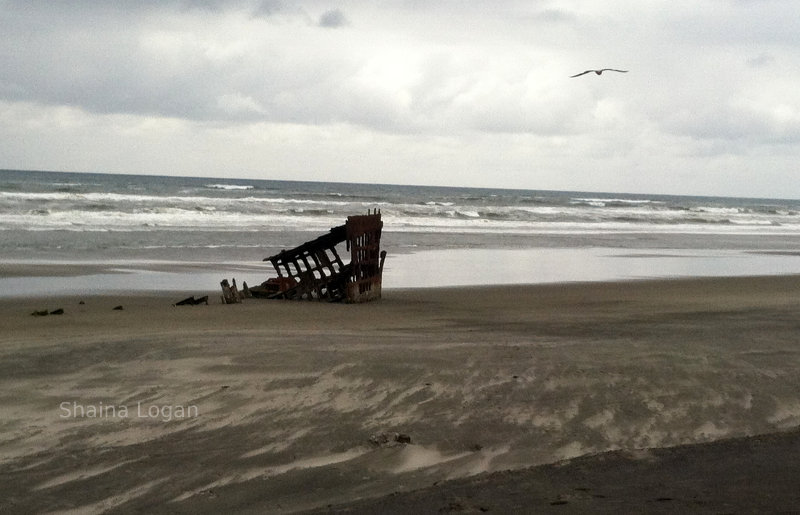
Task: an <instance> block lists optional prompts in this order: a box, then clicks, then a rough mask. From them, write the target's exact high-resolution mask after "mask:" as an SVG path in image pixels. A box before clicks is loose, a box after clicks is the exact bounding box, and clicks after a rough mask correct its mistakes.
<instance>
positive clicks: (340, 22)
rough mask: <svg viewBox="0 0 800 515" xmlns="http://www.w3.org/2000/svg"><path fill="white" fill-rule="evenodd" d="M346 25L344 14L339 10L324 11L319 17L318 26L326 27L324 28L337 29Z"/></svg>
mask: <svg viewBox="0 0 800 515" xmlns="http://www.w3.org/2000/svg"><path fill="white" fill-rule="evenodd" d="M344 25H347V18H346V17H345V15H344V13H343V12H342V11H340V10H339V9H331V10H330V11H325V12H324V13H322V16H320V17H319V26H320V27H326V28H330V29H332V28H337V27H342V26H344Z"/></svg>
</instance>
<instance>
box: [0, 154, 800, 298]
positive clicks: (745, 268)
mask: <svg viewBox="0 0 800 515" xmlns="http://www.w3.org/2000/svg"><path fill="white" fill-rule="evenodd" d="M371 209H379V210H380V211H381V213H382V217H383V221H384V233H383V239H382V246H383V248H384V249H386V250H387V252H388V257H387V262H386V269H385V274H384V275H385V277H384V280H385V285H386V286H387V287H390V288H391V287H420V286H427V285H431V286H442V285H461V284H488V283H538V282H558V281H583V280H609V279H638V278H646V277H664V276H703V275H761V274H776V273H781V274H784V273H800V200H788V199H754V198H722V197H692V196H674V195H645V194H628V193H597V192H577V191H539V190H508V189H488V188H458V187H430V186H403V185H387V184H346V183H335V182H294V181H274V180H253V179H222V178H199V177H165V176H143V175H120V174H101V173H64V172H34V171H17V170H0V235H2V236H0V267H5V268H6V269H8V267H9V266H11V265H20V264H26V263H27V264H85V263H89V264H112V265H114V266H116V267H117V268H116V269H115V270H112V271H111V273H108V274H103V275H102V276H101V277H94V278H91V281H90V280H89V279H87V278H85V277H84V278H82V279H80V280H82V281H85V282H86V283H89V282H92V283H96V284H103V285H106V286H107V287H109V288H112V289H113V288H115V287H116V288H118V289H123V288H132V289H149V288H155V287H158V285H160V286H161V287H165V286H174V284H173V282H170V281H172V279H175V280H176V281H178V283H180V285H185V286H186V287H189V286H191V285H193V284H198V286H197V287H198V288H202V287H201V285H200V284H202V285H203V286H205V283H199V281H200V279H202V281H211V284H210V285H208V286H209V288H215V287H216V286H218V283H219V280H216V281H213V280H212V279H211V277H210V276H209V277H201V276H198V275H197V274H198V273H197V271H196V270H192V271H187V273H184V274H181V273H180V272H176V270H179V267H180V265H182V264H187V265H198V264H203V265H207V267H206V270H207V273H208V274H216V276H218V275H219V274H220V273H225V272H226V270H228V269H230V270H232V271H237V270H247V271H248V273H251V274H252V275H254V276H255V277H253V278H251V279H250V280H251V281H256V282H258V281H259V279H266V276H267V275H270V274H269V272H270V270H269V269H268V267H265V265H264V264H263V263H262V259H263V258H264V257H266V256H269V255H272V254H274V253H276V252H278V251H279V250H281V249H284V248H290V247H294V246H297V245H299V244H301V243H303V242H304V241H307V240H309V239H312V238H314V237H316V236H317V235H318V234H321V233H323V232H326V231H327V230H328V229H329V228H331V227H334V226H337V225H340V224H342V223H344V220H345V218H346V217H347V216H348V215H352V214H363V213H366V212H367V211H368V210H371ZM153 264H160V265H167V264H169V265H174V266H173V268H172V269H171V270H172V271H171V272H170V274H172V275H174V276H175V277H172V276H170V277H164V276H158V277H148V273H152V268H153V266H152V265H153ZM262 270H263V274H262V272H261V271H262ZM120 272H126V273H124V274H122V273H120ZM11 275H13V274H9V273H6V274H3V273H0V289H2V290H4V291H8V290H13V289H14V288H19V287H24V285H25V284H28V285H29V287H30V285H32V284H33V282H34V281H28V282H25V281H26V280H28V279H30V278H21V277H11ZM120 275H122V276H125V280H122V279H121V278H120V277H117V276H120ZM201 275H202V274H201ZM178 276H180V278H178ZM49 279H50V283H49V288H50V289H51V290H52V289H55V290H59V289H66V290H75V289H77V288H85V287H87V286H85V285H84V284H83V283H80V284H79V283H78V281H79V279H76V278H72V279H70V278H65V277H60V278H55V277H51V278H49ZM70 280H71V281H72V282H71V283H70ZM115 281H116V282H115ZM137 281H139V282H137ZM165 281H166V282H165ZM193 281H194V282H193ZM118 282H121V284H119V285H117V286H114V285H115V284H117V283H118ZM76 285H77V286H76Z"/></svg>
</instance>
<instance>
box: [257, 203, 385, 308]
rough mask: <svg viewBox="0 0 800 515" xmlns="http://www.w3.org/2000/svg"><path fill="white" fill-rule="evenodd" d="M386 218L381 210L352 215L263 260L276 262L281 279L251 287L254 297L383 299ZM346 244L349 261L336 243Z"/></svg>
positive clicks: (331, 299) (356, 300) (345, 299)
mask: <svg viewBox="0 0 800 515" xmlns="http://www.w3.org/2000/svg"><path fill="white" fill-rule="evenodd" d="M382 229H383V222H382V221H381V213H380V211H378V210H377V209H376V210H374V211H373V212H368V213H367V214H366V215H355V216H348V217H347V221H346V222H345V224H344V225H340V226H337V227H333V228H332V229H331V230H330V231H329V232H328V233H327V234H323V235H322V236H320V237H318V238H316V239H314V240H311V241H308V242H306V243H303V244H302V245H300V246H298V247H295V248H293V249H289V250H282V251H281V252H279V253H278V254H275V255H274V256H270V257H268V258H265V259H264V261H269V262H270V263H272V266H273V268H275V272H276V273H277V274H278V277H273V278H271V279H268V280H267V281H265V282H264V283H262V284H261V285H260V286H257V287H254V288H250V289H249V290H250V293H251V294H252V295H253V296H254V297H262V298H273V299H293V300H327V301H331V302H339V301H343V302H366V301H370V300H374V299H379V298H380V297H381V285H382V276H383V263H384V260H385V259H386V252H381V250H380V241H381V231H382ZM341 243H345V245H346V251H347V252H348V253H349V254H350V262H349V263H345V262H344V261H343V260H342V257H341V255H340V251H339V250H338V249H337V245H339V244H341Z"/></svg>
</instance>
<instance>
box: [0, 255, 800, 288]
mask: <svg viewBox="0 0 800 515" xmlns="http://www.w3.org/2000/svg"><path fill="white" fill-rule="evenodd" d="M54 265H55V266H57V265H58V263H46V264H45V263H41V266H42V269H43V271H46V269H47V268H52V266H54ZM65 266H72V267H75V268H76V272H75V273H74V274H71V275H64V276H36V274H35V272H32V273H31V275H30V276H14V275H13V274H12V275H10V276H6V277H1V276H0V296H2V297H14V296H39V295H52V294H53V293H54V292H58V293H59V294H64V295H66V294H81V293H83V294H86V293H87V292H94V293H107V292H148V291H164V290H173V291H197V290H209V291H216V290H217V289H219V282H220V281H221V280H222V279H230V278H236V279H237V282H239V283H240V284H241V283H242V282H247V283H248V284H250V285H254V284H260V283H261V282H263V281H264V280H266V279H267V278H268V277H270V276H272V275H274V273H273V271H272V270H271V269H270V268H269V267H265V266H255V265H254V266H245V265H242V264H225V263H221V264H207V263H206V264H198V263H191V262H188V263H179V262H175V263H168V264H165V263H152V264H148V263H146V262H131V263H129V264H126V263H124V262H123V263H114V264H113V265H109V266H108V267H107V268H105V270H104V272H103V273H96V272H97V269H98V267H100V264H97V263H95V264H93V266H92V267H89V268H85V269H84V272H83V275H81V274H82V273H81V271H80V266H79V265H78V264H75V263H65ZM30 268H31V269H32V270H34V269H35V268H36V264H35V263H33V264H31V265H30ZM487 270H490V271H496V272H493V273H488V274H487V273H486V271H487ZM797 273H800V255H796V254H791V253H771V252H761V253H753V252H747V251H739V250H714V251H709V250H691V249H690V250H686V249H677V250H664V251H660V252H658V253H653V252H652V251H648V250H642V251H632V250H631V249H614V248H530V249H447V250H428V251H422V252H415V253H409V254H396V255H390V256H388V257H387V260H386V264H385V268H384V274H383V286H384V288H422V287H443V286H469V285H489V284H540V283H560V282H577V281H581V282H582V281H615V280H632V279H646V278H665V277H712V276H743V275H779V274H797Z"/></svg>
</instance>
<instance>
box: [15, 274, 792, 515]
mask: <svg viewBox="0 0 800 515" xmlns="http://www.w3.org/2000/svg"><path fill="white" fill-rule="evenodd" d="M209 291H210V290H209ZM201 292H203V290H200V291H194V292H189V293H190V294H195V295H197V294H200V293H201ZM182 294H183V292H180V291H172V290H169V291H166V290H165V291H159V292H155V293H153V292H151V293H149V294H143V295H139V294H131V293H129V292H122V293H115V294H113V295H86V296H72V295H69V296H44V297H37V298H34V297H23V298H4V299H0V327H1V328H2V331H0V356H1V357H2V359H0V387H2V389H0V391H2V392H7V393H5V394H2V400H3V402H2V403H0V406H2V407H0V414H2V415H3V419H4V420H5V421H6V422H5V423H4V425H3V426H2V428H0V456H2V459H0V477H3V478H4V486H2V487H0V494H2V496H0V511H9V512H49V511H59V510H72V509H78V510H80V511H82V512H86V513H102V512H108V511H111V512H114V511H117V512H126V511H128V512H129V511H137V510H138V511H148V512H154V513H159V512H172V513H219V512H221V511H222V512H224V511H236V512H252V513H257V512H274V513H294V512H300V511H303V510H323V511H324V510H325V509H326V508H325V507H326V506H328V505H332V506H334V507H352V509H353V510H355V511H354V512H356V513H357V512H358V511H357V508H358V507H359V506H362V504H361V503H367V501H366V500H367V499H382V500H376V501H369V503H372V502H377V503H379V504H378V505H377V506H379V507H381V506H382V508H385V510H384V512H387V513H403V512H407V511H408V510H406V509H405V507H404V506H407V505H404V504H402V503H405V502H407V501H408V502H410V503H411V504H410V506H411V508H412V509H413V510H415V511H422V512H425V511H434V512H435V511H438V510H439V509H440V508H447V507H450V506H457V505H459V503H460V505H463V506H464V507H466V508H470V507H471V508H475V509H478V508H479V507H488V508H490V509H492V511H497V510H499V511H501V512H502V511H503V507H504V506H505V507H513V506H512V505H509V504H505V505H504V504H503V503H504V502H506V501H507V500H508V501H513V500H514V499H523V501H522V502H527V501H529V500H530V499H529V498H525V497H524V496H525V495H527V494H525V492H526V491H528V492H534V493H535V492H541V494H542V495H541V496H540V498H539V500H540V501H542V502H543V504H542V506H543V511H547V510H548V509H551V506H553V509H566V510H567V511H569V510H570V509H572V510H573V511H572V512H573V513H574V512H580V510H581V507H584V508H587V507H588V508H591V509H592V510H594V509H602V505H598V504H597V503H599V502H602V500H601V498H599V497H597V498H595V497H591V496H592V495H593V494H594V493H597V494H602V495H605V496H606V500H607V501H609V502H608V503H607V505H606V506H607V507H608V506H610V508H608V511H609V512H611V511H613V508H614V507H615V506H625V504H618V503H620V502H622V501H620V499H623V500H624V499H626V498H628V499H640V500H641V499H643V500H644V501H650V502H649V504H644V505H642V506H644V508H645V509H650V508H653V510H654V511H657V510H656V508H659V509H663V510H665V511H667V512H669V511H670V507H671V508H672V511H674V510H675V509H676V508H675V506H681V509H680V510H679V511H684V508H685V509H686V510H687V511H688V512H697V513H703V512H708V511H711V512H713V511H725V510H731V509H733V510H735V509H736V507H737V506H742V507H744V508H746V507H748V506H754V504H753V503H754V502H756V501H757V502H758V503H760V504H758V505H757V506H758V507H759V508H762V509H764V508H766V509H769V508H775V509H778V508H780V509H797V508H800V500H797V498H796V497H793V495H795V493H796V488H795V487H796V482H789V483H786V482H780V481H777V480H776V481H773V483H774V484H772V485H771V488H772V490H769V491H768V493H769V495H771V496H773V497H771V498H770V497H767V495H766V494H764V495H763V496H759V492H758V491H755V492H754V491H753V490H748V488H747V480H748V478H750V479H752V484H753V485H755V486H754V488H755V487H757V486H758V485H759V484H763V481H766V479H763V478H776V477H782V476H779V475H777V474H778V472H776V471H780V470H788V471H794V470H795V468H796V465H795V464H796V463H800V460H795V457H796V454H794V452H795V451H793V450H792V449H796V448H797V443H796V442H797V441H798V438H797V436H796V433H793V432H792V431H795V429H796V428H797V427H798V426H800V394H799V393H798V392H800V377H798V376H797V374H796V371H797V369H798V368H799V367H800V349H798V348H797V320H800V276H766V277H764V276H762V277H727V278H689V279H686V278H684V279H659V280H641V281H616V282H583V283H565V284H552V283H551V284H538V285H495V286H480V287H439V288H427V289H422V288H417V289H413V288H412V289H390V290H385V291H384V296H383V298H382V299H381V300H380V301H377V302H372V303H367V304H360V305H346V304H328V303H318V302H290V301H277V300H276V301H266V300H257V299H248V300H246V301H245V302H244V303H243V304H239V305H223V304H220V303H217V302H214V300H213V298H210V303H209V305H207V306H206V305H204V304H203V305H198V306H180V307H173V304H174V303H175V302H176V301H178V300H181V295H182ZM202 294H205V293H202ZM209 295H211V293H209ZM80 301H83V302H84V303H83V304H80ZM117 305H121V306H123V309H122V310H114V309H113V308H114V307H116V306H117ZM56 308H62V309H64V313H63V314H61V315H52V316H47V317H34V316H31V312H32V311H34V310H38V309H50V310H53V309H56ZM64 402H67V403H70V404H69V406H70V407H71V406H73V404H72V403H76V404H78V405H81V406H82V407H83V408H84V414H86V413H87V410H88V409H89V408H88V406H95V407H96V408H97V407H99V406H100V405H101V403H102V406H103V407H108V406H113V407H114V409H116V410H117V411H116V414H117V415H119V414H120V412H121V410H122V408H121V407H122V406H125V407H127V408H128V409H129V410H135V409H136V406H137V405H141V406H144V407H147V406H157V407H159V408H164V407H166V411H159V413H169V412H170V410H172V411H171V412H172V413H173V414H175V413H177V410H178V407H181V406H182V407H189V406H195V407H196V409H197V411H196V413H194V412H192V415H195V414H196V416H191V417H189V416H184V417H182V418H181V417H175V416H173V417H171V419H170V420H163V418H164V417H160V416H157V417H146V418H138V417H134V416H133V415H132V413H134V412H132V411H129V412H128V415H129V416H128V417H120V416H116V417H110V416H109V417H90V416H83V417H81V416H78V417H65V418H64V417H61V416H60V415H63V410H61V409H60V407H61V405H62V403H64ZM153 413H154V414H155V411H154V412H153ZM71 414H72V413H71ZM787 431H789V433H785V432H787ZM395 433H398V434H403V435H407V436H408V439H409V440H410V443H409V442H407V441H406V440H403V441H402V442H399V441H396V440H394V439H393V438H394V437H393V436H392V435H394V434H395ZM772 434H784V436H786V435H788V436H786V439H781V438H782V437H781V438H778V437H775V439H776V440H774V441H773V437H762V436H759V435H772ZM383 437H385V441H384V439H383ZM742 438H744V440H734V441H733V443H732V444H731V445H727V444H726V445H722V444H719V445H718V446H716V447H714V446H715V445H717V444H714V443H713V442H722V441H724V442H728V443H730V442H729V440H730V439H742ZM375 442H377V443H375ZM736 442H750V443H748V444H747V445H749V446H750V447H751V448H752V452H751V453H750V454H746V455H744V457H743V458H742V457H741V456H740V455H741V448H742V447H741V445H739V444H737V443H736ZM781 442H783V443H781ZM792 442H794V443H792ZM686 444H699V445H697V446H695V447H691V448H688V449H686V450H684V448H683V447H681V446H683V445H686ZM751 444H752V445H751ZM708 446H712V447H708ZM712 448H713V449H716V450H715V451H714V453H710V451H708V449H712ZM648 449H650V451H647V450H648ZM657 449H672V450H670V451H665V452H662V451H658V450H657ZM608 451H613V452H612V454H606V453H607V452H608ZM614 452H617V454H614ZM715 453H716V454H715ZM670 455H674V456H678V457H679V459H678V458H676V459H675V460H673V461H670V460H671V458H670V457H669V456H670ZM629 456H634V457H638V458H637V459H629ZM715 456H716V457H715ZM651 458H652V459H651ZM656 458H657V459H656ZM592 460H595V461H592ZM736 460H739V461H736ZM759 460H760V461H759ZM793 460H794V461H793ZM668 463H674V464H675V465H674V466H663V465H665V464H668ZM715 464H717V465H715ZM720 464H721V465H720ZM725 464H728V465H731V466H730V467H728V468H727V469H726V467H725V466H724V465H725ZM732 464H734V465H735V467H733V465H732ZM645 465H647V466H649V468H648V472H647V474H649V475H648V476H644V475H642V474H639V472H641V471H642V468H641V467H643V466H645ZM530 467H538V468H535V469H530ZM637 467H638V468H637ZM764 467H773V468H768V469H765V468H764ZM792 467H795V468H792ZM509 470H510V471H516V472H505V471H509ZM685 470H696V471H697V473H696V474H694V475H692V474H686V473H685ZM725 470H728V473H729V474H734V473H735V474H736V476H735V478H734V479H736V478H738V479H736V481H738V482H734V483H732V484H738V485H739V489H738V490H736V491H735V490H734V489H731V488H728V489H727V490H725V489H723V488H722V486H719V485H718V486H715V487H714V488H717V489H718V490H719V492H722V493H723V494H724V495H725V496H730V497H729V499H728V503H727V504H725V503H723V502H722V501H723V500H724V499H723V498H722V497H719V496H714V495H710V496H708V497H705V498H703V499H706V501H707V504H705V505H700V504H692V503H691V502H689V501H687V502H686V503H684V504H680V505H679V504H677V503H675V502H672V501H667V500H662V501H657V499H659V498H662V497H663V498H666V497H669V498H671V499H678V500H680V499H682V498H683V497H681V495H683V494H681V492H684V493H685V492H698V493H702V492H703V491H705V490H704V489H706V487H707V485H708V483H707V481H708V479H707V478H708V477H719V478H721V479H720V483H723V482H724V481H723V479H724V478H726V477H727V478H732V476H730V475H729V476H725V475H724V474H723V472H725ZM764 470H769V471H771V472H770V474H772V475H764ZM541 471H549V472H546V473H545V472H541ZM637 471H638V472H637ZM542 474H544V475H545V476H546V477H552V479H551V480H550V483H548V484H547V485H546V487H547V488H550V490H536V489H535V488H534V487H533V486H532V487H531V488H530V489H529V488H523V487H524V486H525V485H526V484H531V485H535V484H538V483H539V481H540V479H541V478H542V477H543V476H542ZM762 476H763V477H762ZM638 477H642V478H649V479H647V481H651V482H650V483H647V482H646V481H645V483H642V482H637V481H638V479H637V478H638ZM526 478H528V479H526ZM614 478H617V481H616V482H614V481H613V479H614ZM704 478H705V479H704ZM448 480H455V482H449V481H448ZM528 480H530V481H529V483H526V481H528ZM604 481H605V483H604ZM642 481H644V479H642ZM704 481H705V482H704ZM758 481H762V483H759V482H758ZM433 483H436V484H437V486H436V487H435V488H434V490H426V489H427V488H429V487H431V485H432V484H433ZM312 484H313V485H315V487H314V488H313V489H309V488H308V485H312ZM643 484H644V486H642V485H643ZM656 484H661V485H665V486H666V487H669V488H667V490H669V491H664V490H658V489H654V488H653V486H652V485H656ZM485 485H488V486H485ZM615 485H616V486H615ZM648 485H650V486H648ZM612 487H613V488H612ZM542 488H545V487H544V486H542ZM579 488H584V489H586V488H588V489H590V490H578V489H579ZM626 488H628V490H625V489H626ZM781 488H783V490H781ZM715 491H716V490H715ZM395 492H400V493H402V492H415V493H412V494H408V495H410V497H406V496H405V495H406V494H403V495H400V496H398V495H394V496H393V497H386V496H389V495H391V494H393V493H395ZM420 492H421V494H424V495H423V496H422V497H415V496H417V495H418V494H419V495H421V494H420ZM426 492H427V493H426ZM430 492H434V494H431V495H433V497H430V496H428V497H425V495H428V494H429V493H430ZM514 492H517V493H514ZM637 492H638V493H637ZM679 494H680V495H679ZM469 495H472V496H473V497H472V499H474V500H475V503H473V504H470V503H472V500H470V498H468V496H469ZM537 495H538V494H537ZM698 495H699V494H698ZM515 496H517V497H515ZM520 496H521V497H520ZM559 496H561V497H559ZM626 496H627V497H626ZM737 496H739V497H737ZM747 496H749V497H747ZM753 496H755V497H754V498H755V500H753ZM590 497H591V499H589V498H590ZM685 497H687V498H689V500H690V501H691V495H689V494H687V495H686V496H685ZM748 498H750V500H748ZM409 499H410V500H409ZM526 499H527V500H526ZM615 499H616V500H615ZM703 499H700V500H703ZM737 499H738V502H739V504H737ZM395 500H396V501H397V503H400V504H397V503H395ZM545 501H546V502H545ZM562 501H566V503H562ZM612 501H613V502H612ZM644 501H643V502H644ZM553 502H557V503H560V504H551V503H553ZM380 503H385V504H383V505H381V504H380ZM393 503H394V504H393ZM414 503H416V504H414ZM451 503H454V504H451ZM486 503H488V504H486ZM585 503H590V504H585ZM748 503H750V504H748ZM793 503H794V504H793ZM522 505H523V506H524V504H522ZM364 506H374V505H372V504H366V505H364ZM636 506H639V505H636ZM588 508H587V509H588ZM744 508H743V509H744ZM368 511H369V509H368V508H364V511H363V512H368ZM623 511H624V510H623Z"/></svg>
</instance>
